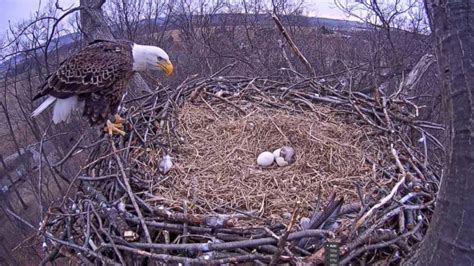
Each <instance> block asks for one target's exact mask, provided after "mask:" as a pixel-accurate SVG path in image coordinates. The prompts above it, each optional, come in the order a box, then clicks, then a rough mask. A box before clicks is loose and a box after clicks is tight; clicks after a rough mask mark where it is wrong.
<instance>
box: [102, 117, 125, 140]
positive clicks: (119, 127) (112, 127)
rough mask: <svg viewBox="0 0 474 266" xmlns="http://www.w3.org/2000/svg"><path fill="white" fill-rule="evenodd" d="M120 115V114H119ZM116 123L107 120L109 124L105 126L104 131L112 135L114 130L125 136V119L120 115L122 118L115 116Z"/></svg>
mask: <svg viewBox="0 0 474 266" xmlns="http://www.w3.org/2000/svg"><path fill="white" fill-rule="evenodd" d="M119 117H120V116H119ZM115 118H116V120H115V123H112V122H110V120H107V126H105V128H104V131H106V132H108V133H109V135H110V136H112V134H113V133H114V132H116V133H119V134H120V135H122V136H125V135H126V134H125V131H123V130H122V129H123V121H124V120H123V119H122V118H121V117H120V120H119V119H117V117H115Z"/></svg>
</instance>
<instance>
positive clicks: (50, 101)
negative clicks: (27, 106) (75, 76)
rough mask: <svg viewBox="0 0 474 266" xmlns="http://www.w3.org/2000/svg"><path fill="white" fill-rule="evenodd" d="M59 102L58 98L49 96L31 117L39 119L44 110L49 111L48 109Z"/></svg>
mask: <svg viewBox="0 0 474 266" xmlns="http://www.w3.org/2000/svg"><path fill="white" fill-rule="evenodd" d="M56 100H57V98H56V97H53V96H49V97H48V98H47V99H46V100H45V101H44V102H43V103H42V104H41V105H40V106H38V108H36V109H35V110H34V111H33V113H31V117H37V116H38V115H39V114H41V113H42V112H43V111H44V110H46V109H48V107H49V106H50V105H51V104H53V103H54V102H55V101H56Z"/></svg>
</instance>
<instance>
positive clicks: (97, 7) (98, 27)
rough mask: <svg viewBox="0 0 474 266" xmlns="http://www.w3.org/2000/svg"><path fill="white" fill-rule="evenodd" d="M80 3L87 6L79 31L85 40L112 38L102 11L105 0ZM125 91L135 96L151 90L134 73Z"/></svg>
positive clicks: (84, 0) (88, 0)
mask: <svg viewBox="0 0 474 266" xmlns="http://www.w3.org/2000/svg"><path fill="white" fill-rule="evenodd" d="M79 2H80V5H81V6H83V7H87V8H86V9H83V10H81V32H82V34H83V36H84V39H85V40H86V41H87V42H91V41H93V40H97V39H102V40H114V39H115V38H114V36H113V34H112V31H111V30H110V29H109V27H108V25H107V22H106V21H105V18H104V14H103V13H102V5H103V4H104V3H105V2H106V1H105V0H80V1H79ZM128 87H129V89H128V90H127V92H129V93H131V95H130V96H131V97H136V96H138V95H139V94H142V93H143V92H151V89H150V88H149V87H148V85H147V84H146V82H145V81H144V80H143V78H142V77H141V76H140V75H139V74H135V75H134V77H133V79H132V80H131V81H130V83H129V85H128Z"/></svg>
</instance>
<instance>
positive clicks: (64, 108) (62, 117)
mask: <svg viewBox="0 0 474 266" xmlns="http://www.w3.org/2000/svg"><path fill="white" fill-rule="evenodd" d="M78 104H79V102H78V98H77V96H71V97H69V98H65V99H57V102H56V104H55V105H54V110H53V122H54V123H55V124H58V123H59V122H61V121H67V120H68V119H69V116H70V114H71V113H72V111H74V110H75V109H76V108H77V107H78Z"/></svg>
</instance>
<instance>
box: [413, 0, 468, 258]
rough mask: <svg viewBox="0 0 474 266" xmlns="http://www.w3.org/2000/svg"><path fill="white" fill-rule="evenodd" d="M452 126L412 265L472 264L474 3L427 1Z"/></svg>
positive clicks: (444, 0) (460, 0)
mask: <svg viewBox="0 0 474 266" xmlns="http://www.w3.org/2000/svg"><path fill="white" fill-rule="evenodd" d="M425 2H426V7H427V9H428V10H427V12H428V13H429V17H430V19H431V27H432V31H433V33H434V35H435V40H436V46H437V56H438V66H439V72H440V75H441V76H442V78H443V83H444V84H443V85H444V86H443V92H442V95H443V101H444V103H445V106H444V107H445V113H446V117H447V119H448V121H449V132H448V144H447V146H448V147H447V151H448V152H447V155H446V157H447V158H446V167H445V174H444V176H443V177H442V180H441V186H440V191H439V194H438V198H437V204H436V209H435V212H434V215H433V218H432V220H431V224H430V227H429V229H428V232H427V235H426V237H425V239H424V241H423V243H422V244H421V246H420V249H419V250H418V252H417V254H416V255H415V256H414V257H413V258H412V260H411V261H410V263H416V264H417V265H467V264H469V265H472V264H474V112H473V110H474V35H473V31H474V0H425Z"/></svg>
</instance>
